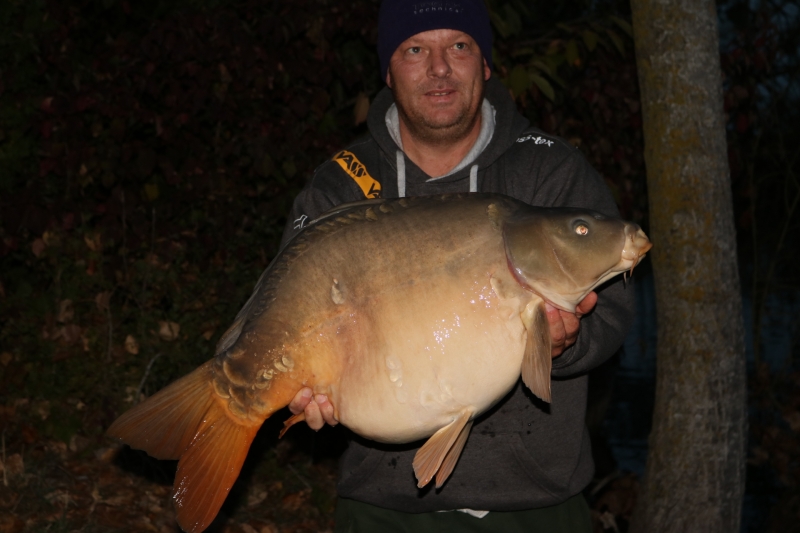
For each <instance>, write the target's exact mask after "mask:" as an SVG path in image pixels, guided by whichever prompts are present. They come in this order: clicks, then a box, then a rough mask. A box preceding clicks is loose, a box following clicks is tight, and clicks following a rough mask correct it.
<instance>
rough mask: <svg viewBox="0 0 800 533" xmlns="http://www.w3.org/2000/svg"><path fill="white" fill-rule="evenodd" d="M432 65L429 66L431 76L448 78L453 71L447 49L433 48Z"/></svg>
mask: <svg viewBox="0 0 800 533" xmlns="http://www.w3.org/2000/svg"><path fill="white" fill-rule="evenodd" d="M429 57H430V65H429V66H428V76H429V77H431V78H446V77H447V76H449V75H450V73H451V72H452V69H451V68H450V63H449V62H448V60H447V54H446V51H445V50H432V51H431V55H430V56H429Z"/></svg>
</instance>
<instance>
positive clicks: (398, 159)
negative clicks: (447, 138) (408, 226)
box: [367, 77, 530, 196]
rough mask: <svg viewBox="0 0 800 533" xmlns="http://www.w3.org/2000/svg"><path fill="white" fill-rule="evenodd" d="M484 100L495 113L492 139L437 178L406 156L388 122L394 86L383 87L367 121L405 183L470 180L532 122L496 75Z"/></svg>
mask: <svg viewBox="0 0 800 533" xmlns="http://www.w3.org/2000/svg"><path fill="white" fill-rule="evenodd" d="M484 101H485V102H487V101H488V103H489V104H490V105H491V107H492V108H493V109H494V113H495V129H494V132H493V133H492V136H491V141H490V142H489V144H488V145H487V146H486V148H485V149H484V150H483V152H482V153H480V154H479V155H478V156H477V157H476V158H475V159H474V160H473V161H472V162H470V163H469V164H468V165H465V166H464V167H463V168H461V169H460V170H458V171H456V172H452V173H450V174H447V175H445V176H442V177H438V178H437V177H436V176H429V175H428V174H426V173H425V172H423V171H422V170H421V169H420V168H419V167H418V166H417V165H416V164H415V163H414V162H413V161H411V160H410V159H409V158H408V157H405V156H404V154H403V152H402V149H401V148H400V147H399V146H398V145H397V143H396V142H395V141H394V139H393V138H392V135H391V133H390V132H389V129H388V128H387V126H386V122H387V121H386V113H387V112H388V111H389V109H390V108H391V107H392V105H394V103H395V102H394V96H393V94H392V90H391V89H390V88H389V87H384V88H383V89H382V90H381V91H380V92H379V93H378V96H377V97H376V98H375V100H374V102H373V103H372V105H371V106H370V109H369V114H368V116H367V125H368V127H369V131H370V133H371V134H372V137H373V138H374V139H375V142H377V144H378V147H379V148H380V150H381V152H382V153H383V156H384V157H385V159H386V160H387V161H389V162H390V164H391V166H392V167H393V168H394V170H395V171H396V172H397V171H400V172H403V173H404V177H405V179H404V181H405V182H406V183H409V184H417V183H422V182H427V181H430V180H431V179H433V178H436V179H435V180H434V183H451V182H455V181H461V180H465V181H467V180H469V179H470V175H472V180H473V181H474V180H475V179H476V175H477V171H478V170H483V169H485V168H486V167H489V166H491V165H492V164H493V163H494V162H495V161H496V160H497V159H498V158H499V157H500V156H501V155H503V153H505V152H506V151H507V150H508V148H509V147H510V146H511V145H512V144H513V143H514V142H516V140H517V138H518V137H519V136H520V134H521V133H522V131H523V130H525V129H526V128H527V127H528V126H529V124H530V123H529V122H528V120H527V119H526V118H525V117H523V116H522V115H520V114H519V112H518V111H517V107H516V104H515V103H514V100H512V98H511V96H510V95H509V94H508V90H507V89H506V88H505V87H504V86H503V84H502V83H500V82H499V81H498V80H497V79H495V78H494V77H492V78H489V80H488V81H487V82H486V85H485V86H484ZM483 107H485V105H484V106H483ZM483 107H482V108H483ZM398 152H399V154H398ZM399 188H400V186H399ZM470 189H471V188H469V187H467V186H466V185H465V186H464V190H465V191H467V190H470ZM399 192H401V194H400V196H404V194H402V191H399Z"/></svg>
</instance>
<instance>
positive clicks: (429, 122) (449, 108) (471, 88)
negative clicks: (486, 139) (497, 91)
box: [386, 30, 491, 144]
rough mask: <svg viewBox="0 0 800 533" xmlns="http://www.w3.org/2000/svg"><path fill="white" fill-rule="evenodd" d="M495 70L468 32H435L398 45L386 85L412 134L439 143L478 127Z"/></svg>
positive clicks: (420, 34)
mask: <svg viewBox="0 0 800 533" xmlns="http://www.w3.org/2000/svg"><path fill="white" fill-rule="evenodd" d="M490 75H491V71H490V70H489V67H488V66H487V65H486V62H485V61H484V59H483V55H482V54H481V50H480V48H478V45H477V43H475V41H474V40H473V39H472V37H470V36H469V35H467V34H466V33H464V32H461V31H456V30H431V31H425V32H422V33H418V34H416V35H414V36H412V37H410V38H408V39H406V40H405V41H403V43H401V44H400V46H399V47H398V48H397V50H395V52H394V54H392V57H391V59H390V60H389V71H388V73H387V74H386V83H387V85H389V87H391V89H392V91H393V92H394V98H395V102H396V103H397V110H398V112H399V115H400V118H401V120H403V122H404V123H405V126H406V127H407V128H408V129H409V131H410V132H411V134H412V135H414V136H415V137H417V138H419V139H421V140H424V141H426V142H430V143H435V144H440V143H442V144H443V143H448V142H452V141H456V140H459V139H462V138H463V137H465V136H466V135H467V134H468V133H469V132H470V131H471V130H472V128H473V126H474V125H475V121H476V119H477V117H478V113H479V112H480V108H481V103H482V101H483V84H484V82H485V81H486V80H488V79H489V76H490Z"/></svg>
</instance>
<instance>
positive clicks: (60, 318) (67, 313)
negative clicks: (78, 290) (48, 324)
mask: <svg viewBox="0 0 800 533" xmlns="http://www.w3.org/2000/svg"><path fill="white" fill-rule="evenodd" d="M73 318H75V308H74V307H73V305H72V300H70V299H66V300H61V302H60V303H59V304H58V315H57V317H56V322H60V323H62V324H68V323H69V322H72V319H73Z"/></svg>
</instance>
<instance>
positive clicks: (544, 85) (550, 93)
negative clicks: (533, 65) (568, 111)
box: [530, 73, 556, 102]
mask: <svg viewBox="0 0 800 533" xmlns="http://www.w3.org/2000/svg"><path fill="white" fill-rule="evenodd" d="M530 77H531V80H532V81H533V83H535V84H536V86H537V87H538V88H539V90H540V91H542V94H543V95H545V96H546V97H547V98H548V99H549V100H550V101H551V102H555V100H556V92H555V91H554V90H553V86H552V85H550V82H549V81H547V80H546V79H545V78H543V77H541V76H539V75H538V74H534V73H531V75H530Z"/></svg>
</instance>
